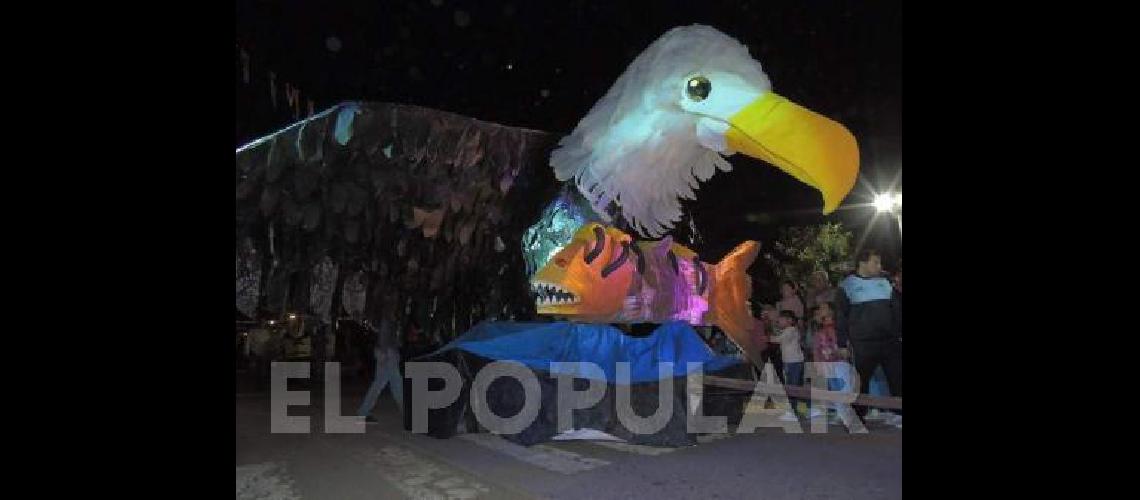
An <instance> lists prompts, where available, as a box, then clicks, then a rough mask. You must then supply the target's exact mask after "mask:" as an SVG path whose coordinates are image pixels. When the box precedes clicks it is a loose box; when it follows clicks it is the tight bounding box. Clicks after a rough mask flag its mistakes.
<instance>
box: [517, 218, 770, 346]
mask: <svg viewBox="0 0 1140 500" xmlns="http://www.w3.org/2000/svg"><path fill="white" fill-rule="evenodd" d="M759 250H760V244H759V243H758V242H756V241H745V242H744V243H741V244H740V245H738V246H737V247H736V248H735V249H733V250H732V251H731V252H729V253H728V255H727V256H725V257H724V259H722V260H721V261H720V262H719V263H717V264H709V263H706V262H701V261H700V259H699V258H698V257H697V254H696V253H695V252H693V251H692V250H691V249H689V248H687V247H685V246H682V245H678V244H676V243H673V240H672V238H670V237H666V238H664V239H662V240H658V241H634V239H633V238H632V237H630V236H629V235H628V234H626V233H625V232H623V231H621V230H619V229H616V228H614V227H609V226H604V225H602V224H600V223H596V222H591V223H588V224H584V225H583V226H581V227H580V228H578V230H577V231H576V232H575V234H574V236H573V238H572V239H571V240H570V242H569V243H567V244H566V245H565V246H563V247H562V248H560V249H558V250H557V251H556V252H555V253H554V255H553V256H552V257H551V258H550V259H549V260H548V261H547V262H546V264H545V265H543V266H542V267H541V268H540V269H539V270H538V271H537V272H536V273H535V274H534V275H533V276H532V277H531V280H530V283H531V291H532V292H533V293H534V294H535V305H536V307H537V312H538V314H543V315H550V316H559V317H565V318H567V319H570V320H574V321H584V322H589V323H662V322H666V321H685V322H688V323H689V324H692V325H695V326H717V327H719V328H720V329H722V330H724V332H725V333H726V334H727V335H728V337H729V338H730V339H732V341H733V342H735V343H736V345H738V346H740V348H741V349H742V350H743V351H744V353H745V355H747V356H748V358H749V359H751V360H753V361H758V360H759V359H760V357H759V354H760V352H761V351H763V350H764V348H765V345H766V340H765V337H763V335H762V332H758V331H756V328H758V326H757V323H756V321H755V320H754V318H753V317H752V313H751V310H750V305H749V299H750V298H751V296H752V281H751V279H750V278H749V277H748V274H747V273H746V272H745V271H746V270H747V269H748V266H750V265H752V262H753V261H754V260H756V255H757V253H758V252H759Z"/></svg>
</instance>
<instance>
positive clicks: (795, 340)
mask: <svg viewBox="0 0 1140 500" xmlns="http://www.w3.org/2000/svg"><path fill="white" fill-rule="evenodd" d="M798 322H799V318H797V317H796V313H794V312H792V311H789V310H786V309H785V310H783V311H780V316H779V317H778V318H776V327H777V330H776V333H775V334H774V335H772V336H771V337H769V339H768V340H769V341H770V342H774V343H777V344H780V351H781V353H782V355H783V361H784V383H785V384H787V385H794V386H801V387H802V386H803V385H804V351H803V349H802V348H800V331H799V329H798V328H796V324H797V323H798ZM788 401H789V402H790V403H791V405H792V410H789V411H788V412H787V413H785V414H784V415H783V416H782V417H780V418H781V419H782V420H787V421H790V420H798V418H797V417H796V414H795V413H794V412H793V410H795V409H797V408H798V407H799V403H800V400H799V399H798V398H793V397H791V396H788ZM808 415H809V418H814V417H817V416H823V412H822V411H820V410H818V409H815V408H812V409H811V411H810V413H809V414H808Z"/></svg>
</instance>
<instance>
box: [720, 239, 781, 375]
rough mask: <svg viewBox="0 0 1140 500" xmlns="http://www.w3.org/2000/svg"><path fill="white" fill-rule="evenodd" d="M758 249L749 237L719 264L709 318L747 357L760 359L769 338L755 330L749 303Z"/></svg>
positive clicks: (756, 360)
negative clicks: (749, 270) (750, 270)
mask: <svg viewBox="0 0 1140 500" xmlns="http://www.w3.org/2000/svg"><path fill="white" fill-rule="evenodd" d="M759 253H760V243H759V242H756V241H751V240H750V241H745V242H744V243H741V244H740V245H737V246H736V248H734V249H733V250H732V251H731V252H729V253H728V255H726V256H725V257H724V259H721V261H720V262H719V263H717V264H716V266H715V269H714V278H713V286H712V291H711V292H710V294H709V313H710V315H711V316H710V318H709V319H710V320H711V321H710V322H711V323H712V324H714V325H716V326H718V327H720V329H721V330H724V332H725V334H726V335H728V337H729V338H730V339H732V341H733V342H734V343H736V345H737V346H739V347H740V348H741V350H743V351H744V354H745V355H746V356H748V359H750V360H752V361H753V362H756V363H758V362H759V361H760V353H761V352H763V351H764V349H765V348H766V347H767V342H765V341H764V340H763V337H762V336H759V335H756V334H755V333H756V332H755V329H756V321H755V318H753V316H752V310H751V305H750V303H749V301H750V300H751V299H752V278H751V277H749V276H748V273H747V271H748V268H749V266H751V265H752V263H753V262H754V261H756V256H757V255H758V254H759ZM761 333H763V332H761Z"/></svg>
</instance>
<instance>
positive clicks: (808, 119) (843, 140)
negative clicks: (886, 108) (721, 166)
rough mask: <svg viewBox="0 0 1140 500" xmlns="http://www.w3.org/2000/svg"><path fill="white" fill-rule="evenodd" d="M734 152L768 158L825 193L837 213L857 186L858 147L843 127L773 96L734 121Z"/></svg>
mask: <svg viewBox="0 0 1140 500" xmlns="http://www.w3.org/2000/svg"><path fill="white" fill-rule="evenodd" d="M729 124H730V125H731V127H729V129H728V132H727V133H726V134H725V140H726V143H727V144H728V146H729V147H730V148H732V149H733V150H735V151H739V152H741V153H744V154H746V155H748V156H751V157H753V158H758V159H761V160H764V161H766V162H768V163H771V164H773V165H775V166H776V167H779V169H780V170H783V171H784V172H787V173H788V174H791V175H792V176H793V177H795V178H796V179H799V180H800V182H803V183H805V184H807V185H809V186H812V187H814V188H816V189H818V190H819V191H820V193H822V194H823V213H824V214H829V213H831V212H832V211H834V210H835V209H836V208H837V207H839V204H840V203H841V202H843V198H844V197H846V196H847V193H848V192H850V191H851V188H852V187H854V186H855V178H856V177H857V176H858V175H859V145H858V144H857V143H856V142H855V136H853V135H851V132H849V131H848V130H847V129H846V128H844V127H843V125H840V124H839V123H837V122H835V121H834V120H831V119H829V118H826V117H824V116H821V115H819V114H818V113H815V112H813V111H811V110H809V109H807V108H804V107H802V106H800V105H798V104H796V103H793V102H791V101H789V100H787V99H785V98H783V97H780V96H778V95H776V94H774V93H772V92H768V93H766V94H764V95H762V96H760V97H758V98H756V100H755V101H752V102H751V103H749V104H748V105H746V106H744V108H742V109H741V110H740V111H738V112H737V113H736V114H735V115H733V116H732V117H731V118H729Z"/></svg>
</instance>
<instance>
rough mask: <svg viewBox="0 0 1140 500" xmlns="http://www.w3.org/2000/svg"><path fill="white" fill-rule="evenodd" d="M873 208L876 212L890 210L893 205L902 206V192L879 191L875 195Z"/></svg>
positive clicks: (893, 207)
mask: <svg viewBox="0 0 1140 500" xmlns="http://www.w3.org/2000/svg"><path fill="white" fill-rule="evenodd" d="M874 205H875V210H876V211H878V212H891V211H894V209H895V207H898V208H900V209H901V208H902V193H898V194H893V193H879V194H877V195H875V202H874Z"/></svg>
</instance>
